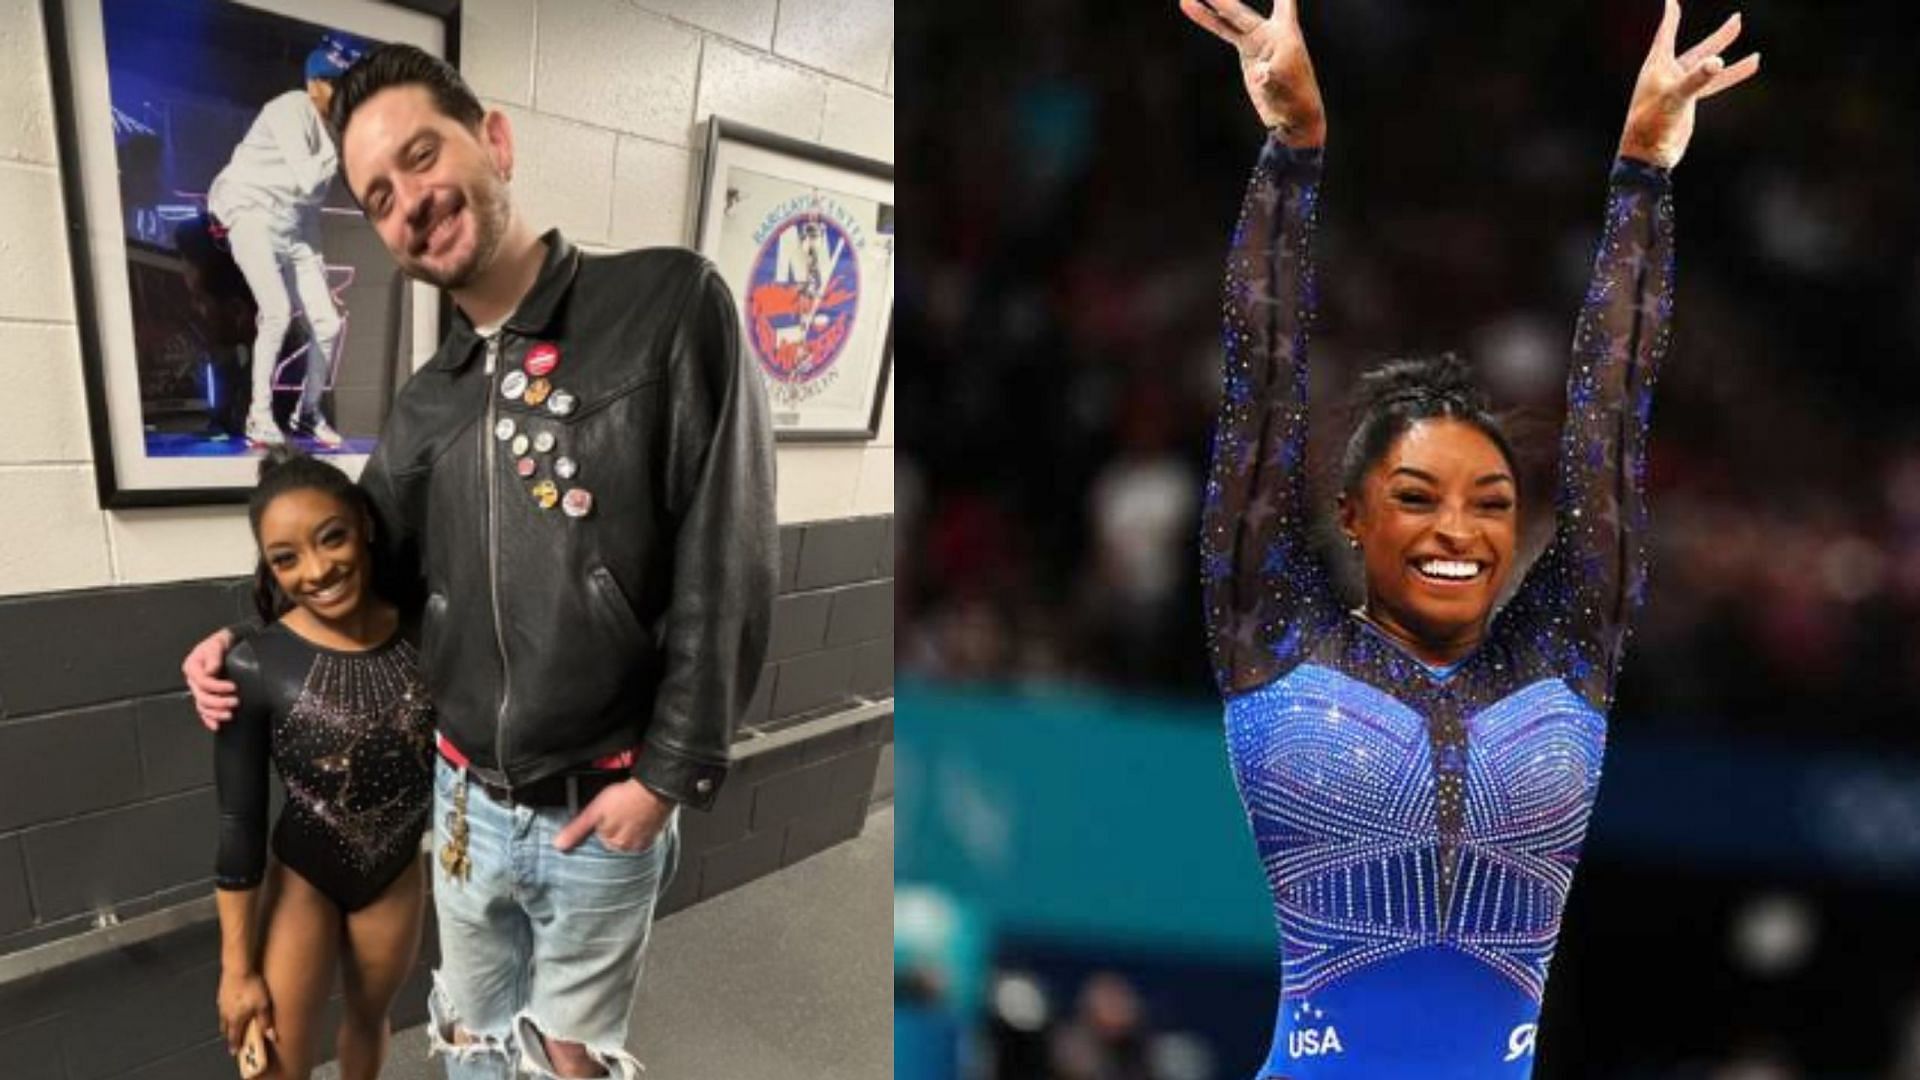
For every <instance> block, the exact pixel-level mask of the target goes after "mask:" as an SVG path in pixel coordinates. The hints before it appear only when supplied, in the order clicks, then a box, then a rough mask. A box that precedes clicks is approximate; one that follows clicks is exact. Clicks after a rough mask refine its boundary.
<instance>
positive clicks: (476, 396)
mask: <svg viewBox="0 0 1920 1080" xmlns="http://www.w3.org/2000/svg"><path fill="white" fill-rule="evenodd" d="M543 239H544V241H545V243H546V244H547V256H546V262H545V265H544V266H543V267H542V268H541V271H540V277H539V280H538V281H537V282H535V284H534V286H533V289H532V290H531V291H530V292H529V293H528V294H527V296H526V298H525V299H524V300H523V301H522V302H521V304H520V307H519V309H518V310H516V311H515V312H514V314H513V316H512V317H511V318H509V319H508V320H507V322H506V324H505V326H504V327H503V328H502V329H501V331H500V333H499V334H498V335H497V336H496V337H495V338H494V339H492V340H488V339H485V338H483V337H482V336H481V335H480V334H478V333H477V332H476V331H475V330H474V328H473V325H472V323H470V322H469V321H468V320H467V318H466V317H465V316H464V315H459V314H456V315H455V318H454V325H453V328H452V331H451V333H449V335H448V336H447V339H446V341H444V342H443V343H442V344H441V346H440V350H439V352H438V353H437V354H435V356H434V358H433V359H432V361H430V362H429V363H428V364H427V365H426V366H425V367H423V368H422V369H420V371H419V372H418V373H416V374H415V375H414V376H413V378H412V379H411V380H410V381H409V382H408V383H407V384H406V386H405V387H404V388H402V390H401V391H400V396H399V400H398V401H397V402H396V403H395V405H394V410H393V413H392V415H391V416H390V417H389V418H388V420H387V425H386V430H385V431H384V432H383V433H382V434H381V437H380V442H379V446H378V447H377V449H376V450H375V451H374V454H373V457H372V458H371V460H369V462H368V463H367V468H366V471H365V473H364V474H363V476H362V478H361V484H362V486H363V487H364V488H365V490H366V491H367V493H368V495H369V496H370V497H371V498H372V500H373V503H374V506H375V509H376V512H377V514H378V517H379V523H378V527H377V528H376V530H375V538H376V541H377V542H379V543H380V545H381V548H382V555H383V557H385V558H386V559H388V560H390V562H389V564H388V565H389V566H390V567H399V568H400V575H399V576H400V577H401V578H402V580H404V581H406V582H409V583H417V584H418V585H419V586H420V587H421V596H423V597H424V605H425V606H424V612H423V615H422V618H421V645H420V653H421V658H422V661H423V664H424V667H425V671H426V677H427V681H428V684H429V686H430V687H431V689H432V691H433V697H434V703H435V706H436V708H437V709H438V712H439V722H440V727H441V730H442V732H444V733H445V734H446V736H447V737H448V738H449V739H451V740H452V741H453V743H454V744H455V746H457V747H458V748H459V749H460V750H461V751H462V752H463V753H464V754H465V755H466V756H467V757H468V758H469V759H471V761H472V764H473V768H474V770H475V771H476V772H477V773H479V774H480V775H482V776H483V777H485V778H487V779H489V780H490V781H492V782H494V783H502V784H506V785H508V786H514V785H523V784H527V783H530V782H532V781H535V780H539V779H542V778H544V777H547V776H551V775H553V774H555V773H558V772H562V771H564V770H567V769H569V768H572V767H578V766H583V765H585V764H586V763H587V762H589V761H591V760H593V759H595V758H597V757H599V756H601V755H604V754H607V753H609V752H613V751H617V750H620V749H623V748H628V747H635V746H638V747H639V750H640V754H639V758H638V760H637V761H636V762H635V764H634V766H633V772H634V775H635V776H636V777H637V778H638V779H640V781H641V782H643V783H645V784H646V785H647V786H648V787H649V788H652V789H653V790H654V791H656V792H659V793H660V794H662V795H665V796H667V797H669V798H672V799H675V800H677V801H679V802H683V803H686V804H689V805H692V806H695V807H699V808H705V807H708V806H711V805H712V802H713V800H714V798H715V796H716V795H717V794H718V792H719V789H720V785H721V782H722V781H723V780H724V779H725V776H726V772H727V766H728V751H727V748H728V743H729V741H730V739H731V736H732V732H733V726H734V722H735V719H736V718H737V717H738V716H739V714H740V712H741V711H742V710H743V709H744V708H745V707H746V704H747V700H748V699H749V698H750V697H751V696H752V693H753V689H754V683H755V681H756V680H757V679H758V677H759V674H760V663H761V661H762V660H763V659H764V658H765V654H766V646H767V635H768V625H769V623H770V621H771V611H772V603H773V589H774V582H775V579H776V576H777V573H778V561H779V556H778V550H777V548H778V536H777V532H776V529H777V526H776V523H775V517H774V501H773V484H774V458H773V438H772V434H771V428H770V425H769V423H768V416H767V401H766V395H765V393H763V392H762V391H761V388H760V385H759V379H758V375H757V373H756V371H755V370H754V368H753V364H752V361H751V359H750V358H749V357H747V356H746V355H745V354H744V351H743V350H742V349H741V348H740V341H739V332H738V322H737V320H738V318H739V316H738V315H737V314H736V311H735V309H734V305H733V299H732V297H731V296H730V295H729V293H728V291H727V287H726V285H725V283H724V282H723V281H722V280H721V278H720V276H719V274H718V272H717V271H715V270H714V268H713V266H712V265H711V264H709V263H708V262H707V261H706V260H704V259H702V258H701V257H700V256H698V255H696V254H694V253H692V252H689V251H683V250H677V249H654V250H647V251H633V252H625V253H621V254H617V255H608V256H586V255H583V254H581V253H580V252H578V251H576V250H575V249H574V248H573V247H572V246H571V245H569V244H568V243H567V242H566V241H565V240H564V239H563V238H562V237H561V236H560V234H559V233H558V232H557V231H555V232H549V233H548V234H547V235H546V236H545V237H544V238H543ZM540 345H552V346H555V347H557V348H558V350H559V353H558V363H557V364H556V365H555V366H554V367H553V369H552V370H551V372H549V373H548V374H547V376H546V379H547V381H548V382H549V383H550V385H551V388H552V389H551V391H550V393H549V395H548V396H547V397H546V398H545V400H544V401H541V402H540V403H539V404H537V405H536V404H529V400H530V398H529V395H528V393H527V392H525V391H522V392H521V393H520V394H518V395H517V396H515V397H512V398H509V397H507V396H505V395H504V393H503V389H504V388H505V387H504V384H505V383H506V382H507V380H508V379H509V378H512V379H513V380H514V381H515V382H519V381H520V377H517V376H515V375H514V373H516V372H520V373H524V372H525V371H526V369H527V367H528V366H529V365H528V363H527V362H528V359H529V356H528V354H529V351H530V350H533V349H535V348H536V346H540ZM489 364H491V366H492V373H491V374H488V367H489ZM531 366H532V367H533V368H534V369H535V370H536V371H537V370H538V369H539V366H540V365H539V363H538V362H537V357H536V362H535V363H534V364H533V365H531ZM530 381H531V379H529V382H530ZM563 394H565V395H571V398H572V408H571V410H570V411H564V412H563V411H561V410H558V409H556V408H555V403H556V401H557V400H558V401H562V402H564V401H565V400H566V399H565V398H563V396H562V395H563ZM538 396H539V395H538V390H537V389H536V390H535V391H534V392H533V394H532V397H533V398H534V399H537V398H538ZM507 420H510V421H512V428H513V430H512V431H511V432H508V431H506V430H505V428H506V425H505V424H504V423H503V421H507ZM502 436H505V437H502ZM518 436H525V437H526V438H527V439H528V440H530V441H533V440H542V437H543V436H551V438H552V440H553V445H552V447H551V449H550V450H547V451H545V452H542V451H541V450H540V449H539V447H540V446H541V445H543V441H544V440H542V441H533V443H532V445H531V446H528V447H524V448H522V449H524V452H523V453H520V454H516V453H515V450H516V447H515V442H514V440H515V438H516V437H518ZM563 457H564V458H569V459H571V460H572V461H573V462H574V463H575V464H576V465H577V471H576V472H575V473H574V475H573V476H572V477H570V478H569V477H567V476H566V475H565V470H564V469H558V468H557V466H558V465H559V462H560V459H561V458H563ZM522 459H528V460H530V462H531V465H520V466H519V467H520V468H530V469H531V470H532V471H531V474H530V475H524V476H523V475H522V474H521V473H520V472H519V471H518V469H517V468H516V465H517V463H519V462H521V460H522ZM542 482H546V483H550V484H552V485H553V490H552V492H550V493H548V494H549V498H548V500H547V502H548V505H546V506H544V507H543V505H542V502H541V500H540V498H539V495H540V494H541V488H540V487H539V485H540V484H541V483H542ZM574 489H585V490H586V491H587V492H590V493H591V497H592V505H591V507H590V509H589V510H588V511H587V512H586V513H585V515H584V516H573V515H572V514H571V513H569V511H568V505H567V502H566V501H565V500H566V497H567V496H568V493H570V492H571V491H573V490H574ZM573 497H574V498H578V496H573ZM396 599H401V600H403V602H404V601H405V600H406V599H408V598H405V597H398V598H396ZM413 599H415V600H418V599H420V597H415V598H413Z"/></svg>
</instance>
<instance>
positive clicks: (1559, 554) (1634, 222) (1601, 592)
mask: <svg viewBox="0 0 1920 1080" xmlns="http://www.w3.org/2000/svg"><path fill="white" fill-rule="evenodd" d="M1672 309H1673V201H1672V197H1671V194H1670V179H1669V176H1668V173H1667V171H1666V170H1665V169H1661V168H1657V167H1655V166H1652V165H1647V164H1643V163H1641V162H1638V161H1634V160H1632V159H1628V158H1621V159H1619V160H1617V161H1616V162H1615V163H1614V167H1613V177H1612V182H1611V184H1610V186H1609V190H1608V196H1607V219H1606V229H1605V231H1604V232H1603V233H1602V234H1601V237H1600V250H1599V253H1598V254H1597V255H1595V257H1594V266H1593V279H1592V281H1591V282H1590V283H1589V284H1588V286H1587V295H1586V301H1585V305H1584V307H1583V308H1582V309H1581V312H1580V321H1579V324H1578V325H1577V326H1576V328H1575V330H1574V337H1573V366H1572V370H1570V371H1569V372H1568V374H1567V418H1566V426H1565V428H1564V429H1563V431H1562V433H1561V438H1560V466H1559V490H1558V492H1557V493H1556V495H1555V499H1554V518H1555V523H1554V536H1553V540H1552V542H1551V543H1550V544H1549V545H1548V547H1547V550H1546V552H1545V554H1543V555H1542V556H1541V557H1540V561H1539V562H1538V563H1536V564H1535V565H1534V567H1533V569H1532V571H1531V572H1530V573H1529V574H1528V576H1527V580H1526V582H1525V584H1524V585H1522V586H1521V589H1520V592H1519V594H1518V595H1516V596H1515V598H1514V600H1513V603H1512V604H1510V605H1509V607H1508V611H1507V613H1506V614H1505V615H1503V616H1502V618H1503V621H1506V622H1508V624H1509V625H1508V626H1507V627H1506V630H1507V631H1508V632H1512V633H1519V634H1523V635H1527V636H1531V637H1532V638H1533V639H1534V640H1535V641H1536V642H1537V643H1539V645H1540V646H1541V648H1542V649H1543V650H1544V651H1545V652H1546V653H1547V659H1548V662H1549V663H1550V664H1552V665H1553V666H1554V668H1555V669H1556V670H1557V671H1559V672H1560V673H1561V674H1562V675H1563V676H1564V677H1565V678H1567V679H1568V681H1569V682H1570V683H1571V684H1572V685H1573V687H1574V689H1576V690H1578V691H1579V692H1580V694H1581V696H1583V697H1585V698H1586V699H1587V700H1588V701H1589V702H1591V703H1593V705H1594V706H1596V707H1597V708H1600V709H1602V710H1604V709H1606V708H1607V707H1608V706H1609V705H1611V704H1612V701H1613V683H1614V677H1615V675H1616V674H1617V673H1618V671H1619V666H1620V656H1621V651H1622V647H1623V646H1624V644H1625V640H1626V630H1627V618H1628V616H1629V615H1630V614H1631V612H1632V611H1633V610H1634V609H1635V608H1637V607H1638V606H1639V604H1640V602H1641V599H1642V596H1643V593H1644V589H1645V584H1646V554H1645V550H1644V549H1645V543H1646V536H1647V503H1646V467H1647V426H1648V421H1649V419H1650V417H1651V412H1652V407H1653V384H1654V377H1655V375H1656V374H1657V372H1658V368H1659V364H1660V360H1661V358H1662V357H1663V356H1665V354H1666V351H1667V341H1668V336H1669V332H1670V331H1669V319H1670V316H1671V314H1672Z"/></svg>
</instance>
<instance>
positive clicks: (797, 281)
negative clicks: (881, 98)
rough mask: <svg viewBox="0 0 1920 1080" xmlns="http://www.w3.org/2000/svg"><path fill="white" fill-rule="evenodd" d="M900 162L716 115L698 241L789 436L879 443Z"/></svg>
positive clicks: (776, 421) (778, 425)
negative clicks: (728, 293)
mask: <svg viewBox="0 0 1920 1080" xmlns="http://www.w3.org/2000/svg"><path fill="white" fill-rule="evenodd" d="M893 218H894V203H893V166H891V165H888V164H886V163H885V162H881V161H874V160H871V159H869V158H863V157H859V156H856V155H854V154H848V153H844V152H841V151H838V150H829V149H826V148H824V147H820V146H816V145H814V144H812V143H808V142H802V141H800V140H798V139H792V138H788V137H787V136H784V135H776V134H774V133H773V132H769V131H761V130H759V129H757V128H752V127H748V126H746V125H744V124H739V123H735V122H733V121H731V120H724V119H721V118H720V117H717V116H716V117H714V118H712V119H711V120H710V121H708V127H707V154H706V170H705V175H704V176H703V178H702V182H701V185H700V209H699V213H698V216H697V217H696V219H695V221H696V225H695V228H696V237H695V240H694V246H695V247H697V248H698V249H699V251H700V253H701V254H703V255H705V256H706V257H707V258H709V259H711V260H713V262H714V264H715V265H716V266H718V267H719V268H720V273H721V276H723V277H724V278H725V279H726V281H727V285H728V286H729V287H730V288H731V289H732V290H733V296H734V300H735V301H736V302H737V303H738V304H739V306H740V318H741V343H742V345H743V346H744V347H745V348H746V349H747V350H748V351H749V352H750V353H751V354H752V355H753V358H754V360H755V361H756V363H757V364H758V367H759V370H760V375H761V379H762V381H763V382H764V383H765V384H766V388H767V398H768V401H769V402H770V403H771V404H772V406H773V430H774V434H775V436H776V437H778V438H782V439H809V440H828V439H851V440H861V439H871V438H873V437H874V436H875V435H876V434H877V433H878V432H879V429H880V412H881V406H882V404H883V401H882V398H881V395H882V394H884V393H885V391H886V386H887V371H888V368H889V367H890V365H891V364H892V362H893V258H894V244H893Z"/></svg>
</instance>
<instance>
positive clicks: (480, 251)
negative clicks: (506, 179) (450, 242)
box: [408, 174, 510, 290]
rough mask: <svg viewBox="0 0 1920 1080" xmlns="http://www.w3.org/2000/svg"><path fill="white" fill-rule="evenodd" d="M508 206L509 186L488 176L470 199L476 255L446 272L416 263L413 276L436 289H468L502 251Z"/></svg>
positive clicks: (411, 270) (410, 270) (470, 214)
mask: <svg viewBox="0 0 1920 1080" xmlns="http://www.w3.org/2000/svg"><path fill="white" fill-rule="evenodd" d="M508 205H509V204H508V202H507V192H506V185H505V184H502V183H500V182H499V181H498V180H497V179H495V178H494V177H493V175H492V174H488V175H487V177H486V179H485V180H483V181H482V183H481V185H480V187H479V188H478V189H477V190H476V191H475V192H474V193H473V197H472V198H470V199H468V200H467V207H466V209H467V214H468V215H469V216H470V217H471V218H472V219H473V251H472V253H471V254H469V255H468V256H467V257H466V258H465V259H463V260H462V261H460V262H459V263H457V264H455V265H454V266H452V267H450V268H448V269H446V270H434V269H431V268H429V267H428V266H427V265H426V264H424V263H422V262H417V261H416V262H414V263H413V265H412V266H411V267H410V268H409V271H408V272H409V274H410V275H411V276H412V277H413V278H415V279H416V280H419V281H424V282H426V283H427V284H429V285H432V286H435V287H436V288H441V289H448V290H452V289H460V288H464V287H466V286H467V285H468V284H469V283H470V282H472V281H473V279H474V278H476V277H478V276H479V275H480V273H481V271H483V270H485V269H486V268H487V267H489V266H491V265H492V264H493V255H494V252H496V251H498V250H499V248H500V238H501V237H503V236H505V235H506V232H507V219H508V216H509V214H510V211H509V209H508Z"/></svg>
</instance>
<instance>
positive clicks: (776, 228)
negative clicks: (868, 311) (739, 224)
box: [746, 194, 866, 407]
mask: <svg viewBox="0 0 1920 1080" xmlns="http://www.w3.org/2000/svg"><path fill="white" fill-rule="evenodd" d="M754 240H755V242H756V243H758V244H759V245H760V249H759V253H758V254H756V255H755V256H754V258H753V266H752V268H751V269H750V271H749V272H748V277H747V305H746V307H747V310H746V322H747V345H748V347H749V348H751V349H752V350H753V355H754V357H755V358H756V359H758V360H759V361H760V370H761V371H764V372H766V374H767V380H768V386H767V391H768V394H769V396H770V398H771V399H772V401H773V402H774V403H775V404H776V405H786V406H789V407H791V406H794V405H799V404H800V403H802V402H804V401H807V400H808V399H810V398H814V397H817V396H819V395H820V394H822V393H825V392H826V391H827V390H828V389H830V388H831V387H832V386H833V384H834V383H835V382H836V381H837V380H838V378H839V371H838V370H836V369H835V368H834V361H835V360H837V359H839V357H840V353H841V351H842V350H843V349H845V348H846V344H847V338H848V336H849V335H851V334H852V333H853V327H854V317H855V315H856V314H857V313H858V311H859V307H860V252H861V251H862V250H863V249H864V248H865V247H866V237H865V235H864V233H863V232H862V230H861V228H860V225H859V222H858V221H857V220H856V219H855V218H854V216H853V214H852V213H850V212H849V211H848V210H847V208H846V207H844V206H841V205H840V204H839V203H837V202H835V201H834V200H833V199H831V198H828V197H825V196H823V195H819V194H810V195H804V196H797V197H795V198H792V199H788V200H785V201H784V202H782V203H780V204H779V205H777V206H775V207H773V208H772V209H771V210H770V211H768V213H767V215H766V217H765V218H763V219H762V222H761V225H760V227H759V228H758V229H757V230H756V231H755V234H754Z"/></svg>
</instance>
